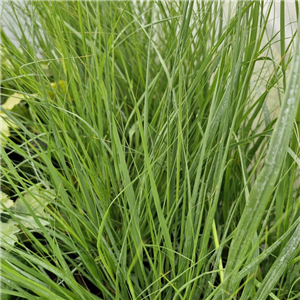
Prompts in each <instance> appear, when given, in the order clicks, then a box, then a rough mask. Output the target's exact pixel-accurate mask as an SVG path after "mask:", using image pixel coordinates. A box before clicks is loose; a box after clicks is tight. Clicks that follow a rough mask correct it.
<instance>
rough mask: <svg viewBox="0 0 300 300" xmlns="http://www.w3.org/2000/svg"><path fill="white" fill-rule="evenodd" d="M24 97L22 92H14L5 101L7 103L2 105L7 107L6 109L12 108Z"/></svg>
mask: <svg viewBox="0 0 300 300" xmlns="http://www.w3.org/2000/svg"><path fill="white" fill-rule="evenodd" d="M23 99H24V96H23V95H22V94H19V93H14V94H12V95H11V96H10V97H9V98H8V99H7V100H6V101H5V103H4V104H3V105H2V107H3V108H5V109H6V110H12V109H13V108H14V107H15V106H16V105H18V104H19V103H20V102H21V101H22V100H23Z"/></svg>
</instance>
